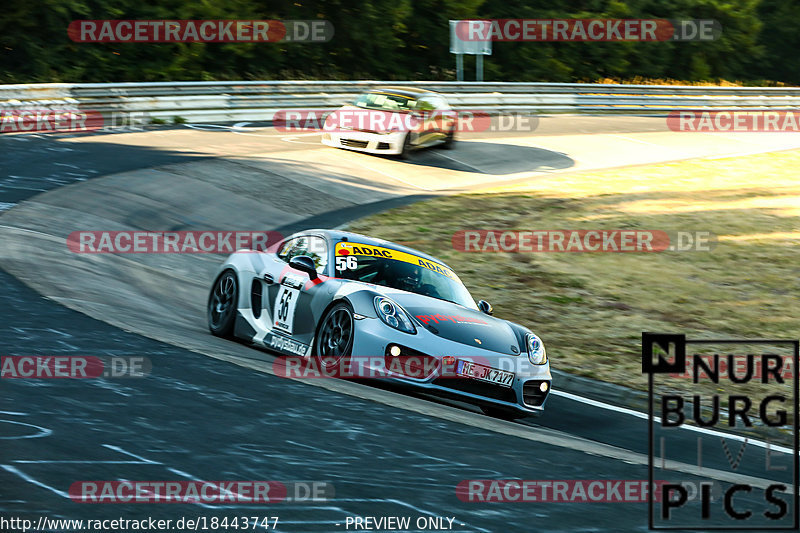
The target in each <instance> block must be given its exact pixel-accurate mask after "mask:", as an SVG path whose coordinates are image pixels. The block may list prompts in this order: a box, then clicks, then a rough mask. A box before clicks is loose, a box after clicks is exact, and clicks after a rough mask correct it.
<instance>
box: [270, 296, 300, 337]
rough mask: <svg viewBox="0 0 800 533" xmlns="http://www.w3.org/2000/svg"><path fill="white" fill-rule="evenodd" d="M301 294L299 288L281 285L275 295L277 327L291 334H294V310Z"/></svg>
mask: <svg viewBox="0 0 800 533" xmlns="http://www.w3.org/2000/svg"><path fill="white" fill-rule="evenodd" d="M299 294H300V291H299V290H298V289H294V288H292V287H287V286H286V285H281V288H280V290H279V291H278V295H277V296H276V297H275V307H274V309H275V327H276V328H277V329H280V330H283V331H285V332H286V333H288V334H289V335H291V334H292V324H293V323H294V310H295V306H296V305H297V296H298V295H299Z"/></svg>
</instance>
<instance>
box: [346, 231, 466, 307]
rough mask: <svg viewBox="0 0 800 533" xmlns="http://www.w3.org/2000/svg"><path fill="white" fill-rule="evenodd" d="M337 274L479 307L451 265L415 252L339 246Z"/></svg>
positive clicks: (354, 244)
mask: <svg viewBox="0 0 800 533" xmlns="http://www.w3.org/2000/svg"><path fill="white" fill-rule="evenodd" d="M335 253H336V277H338V278H342V279H349V280H354V281H361V282H364V283H372V284H375V285H382V286H384V287H391V288H393V289H400V290H403V291H408V292H413V293H416V294H421V295H423V296H430V297H432V298H438V299H439V300H446V301H448V302H453V303H456V304H459V305H463V306H464V307H469V308H470V309H477V306H476V305H475V300H473V299H472V296H471V295H470V293H469V291H468V290H467V288H466V287H464V285H463V284H462V283H461V280H460V279H458V276H457V275H456V273H455V272H453V271H452V270H451V269H450V268H448V267H446V266H444V265H442V264H441V263H437V262H435V261H430V260H428V259H424V258H422V257H419V256H417V255H414V254H410V253H406V252H401V251H398V250H393V249H391V248H384V247H381V246H373V245H369V244H359V243H351V242H340V243H338V244H337V245H336V252H335Z"/></svg>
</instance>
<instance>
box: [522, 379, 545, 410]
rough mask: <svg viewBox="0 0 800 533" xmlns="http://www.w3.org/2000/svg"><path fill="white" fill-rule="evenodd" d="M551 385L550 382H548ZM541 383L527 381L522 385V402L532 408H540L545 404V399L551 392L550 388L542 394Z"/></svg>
mask: <svg viewBox="0 0 800 533" xmlns="http://www.w3.org/2000/svg"><path fill="white" fill-rule="evenodd" d="M546 383H548V385H549V382H546ZM541 384H542V382H541V381H537V380H531V381H526V382H525V383H524V384H523V385H522V401H523V402H524V403H525V404H526V405H530V406H531V407H539V406H540V405H542V404H543V403H544V400H545V398H547V394H548V393H549V392H550V387H547V390H546V391H544V392H542V391H540V390H539V385H541Z"/></svg>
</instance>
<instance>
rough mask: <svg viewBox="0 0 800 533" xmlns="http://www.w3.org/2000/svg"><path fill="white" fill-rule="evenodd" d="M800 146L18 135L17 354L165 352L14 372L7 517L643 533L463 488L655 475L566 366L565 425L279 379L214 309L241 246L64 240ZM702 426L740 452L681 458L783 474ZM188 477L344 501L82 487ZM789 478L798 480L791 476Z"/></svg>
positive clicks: (270, 135)
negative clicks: (211, 502)
mask: <svg viewBox="0 0 800 533" xmlns="http://www.w3.org/2000/svg"><path fill="white" fill-rule="evenodd" d="M798 147H800V138H798V136H797V135H796V134H786V133H782V134H767V133H752V134H746V133H735V134H706V133H674V132H670V131H668V130H667V128H666V125H665V120H664V119H663V118H656V117H651V118H645V117H623V116H616V117H576V116H561V117H543V118H542V119H541V120H540V122H539V125H538V128H537V129H536V130H535V131H533V132H511V131H509V132H493V133H489V132H486V133H470V134H465V135H463V136H461V137H460V142H459V143H457V146H456V149H455V150H452V151H443V150H438V149H433V150H428V151H425V152H422V153H419V154H417V155H416V156H415V157H414V158H413V159H412V160H411V161H408V162H404V161H398V160H395V159H392V158H383V157H375V156H369V155H364V154H357V153H352V152H346V151H342V150H336V149H332V148H327V147H322V146H321V145H320V144H319V135H318V134H313V133H311V134H309V133H299V134H287V133H281V132H276V131H275V130H274V129H272V128H271V127H268V126H265V125H260V124H246V123H245V124H238V125H225V126H223V125H218V126H212V125H186V126H181V127H162V128H155V127H154V128H152V129H148V130H147V131H140V132H114V133H93V134H84V135H75V136H70V135H51V136H46V135H5V136H2V137H0V150H2V153H3V158H2V160H0V213H2V214H1V215H0V239H1V241H0V242H2V246H0V267H2V268H3V269H4V271H0V279H2V286H3V287H4V289H5V290H3V291H2V293H0V313H2V325H1V326H0V331H1V332H2V335H0V339H1V340H0V354H2V355H144V356H146V357H148V358H149V359H150V360H151V362H152V374H151V375H150V376H148V377H146V378H142V379H135V378H131V379H116V380H102V379H98V380H24V379H20V380H12V379H3V380H2V382H0V386H1V387H2V388H3V389H4V390H3V394H2V395H0V398H1V399H0V440H2V443H0V487H2V488H0V512H2V513H3V514H4V515H14V516H28V517H33V518H34V519H35V518H38V516H40V515H46V516H48V517H51V518H57V517H63V518H75V519H87V518H116V517H120V516H125V517H135V518H145V517H147V516H152V517H156V518H171V519H178V518H180V517H195V518H196V517H198V516H206V517H211V516H218V517H225V516H228V517H234V516H241V515H248V516H262V517H263V516H272V517H274V516H277V517H279V522H278V526H277V530H279V531H288V532H305V531H309V532H312V531H313V532H316V531H345V530H346V529H345V520H346V518H347V517H348V516H386V515H397V516H411V517H413V519H416V517H451V518H452V517H455V519H454V521H453V526H452V527H453V529H452V530H453V531H486V532H494V531H553V532H555V531H606V530H610V529H614V530H620V531H623V530H624V531H646V530H647V506H646V505H645V504H641V503H638V504H630V503H629V504H623V503H591V504H579V503H558V504H552V503H547V504H545V503H517V504H513V503H479V502H478V503H475V502H472V503H470V502H462V501H460V500H459V499H458V498H457V497H456V490H455V489H456V485H457V484H458V483H459V482H460V481H462V480H467V479H511V478H517V479H560V480H563V479H635V480H644V479H647V468H646V466H647V456H646V453H647V422H646V420H645V419H644V418H642V416H641V414H640V413H636V412H631V411H628V410H626V409H622V408H616V407H614V406H612V405H608V404H604V403H602V402H596V401H592V400H588V399H586V398H583V397H582V396H581V395H575V394H569V393H564V392H559V391H558V390H557V389H558V382H557V381H556V382H555V383H554V387H555V389H556V391H555V392H554V395H553V396H552V397H551V398H550V400H549V401H548V405H547V411H546V413H545V415H544V416H542V417H541V418H538V419H536V420H533V421H525V422H522V423H512V422H505V421H502V420H496V419H492V418H489V417H486V416H483V415H482V414H480V413H478V412H477V411H476V410H475V409H474V408H471V407H468V406H464V405H459V404H456V403H445V402H438V401H432V400H430V399H427V398H422V397H417V396H414V395H410V394H407V393H405V392H404V391H401V390H394V389H390V388H387V387H383V386H381V387H378V386H372V385H366V384H363V383H357V382H352V381H341V380H311V381H306V382H300V381H295V380H288V379H284V378H280V377H277V376H275V375H274V372H273V369H272V362H273V360H274V357H273V356H272V355H271V354H269V353H266V352H263V351H258V350H254V349H251V348H248V347H246V346H243V345H240V344H237V343H233V342H226V341H222V340H220V339H217V338H215V337H212V336H211V335H210V334H209V333H208V332H207V329H206V326H205V301H206V297H207V291H208V287H209V284H210V282H211V278H212V276H213V274H214V272H215V269H216V267H217V265H218V264H219V263H220V261H221V258H220V256H216V255H210V254H191V255H184V254H153V255H149V254H127V255H111V254H103V255H82V254H75V253H72V252H70V251H69V250H68V249H67V246H66V243H65V239H66V236H67V235H68V234H69V233H70V232H72V231H76V230H95V229H96V230H122V229H143V230H151V231H174V230H192V229H220V230H222V229H224V230H265V229H269V230H278V231H281V232H283V233H288V232H290V231H294V230H296V229H300V228H303V227H309V226H314V227H336V226H339V225H342V224H345V223H347V222H348V221H350V220H353V219H356V218H358V217H361V216H364V215H366V214H369V213H373V212H378V211H380V210H383V209H386V208H389V207H391V206H394V205H401V204H403V203H408V202H412V201H415V200H417V199H419V198H424V197H427V196H431V195H438V194H451V193H454V192H460V191H466V190H480V189H481V188H485V187H487V186H491V185H496V184H498V183H515V182H523V181H528V180H536V179H537V177H540V176H542V175H544V174H551V173H565V179H569V177H568V174H567V173H569V172H571V171H575V170H586V169H599V168H609V167H614V166H622V165H634V164H641V163H648V162H654V161H671V160H679V159H685V158H692V157H722V156H726V155H732V154H743V153H757V152H763V151H772V150H779V149H790V148H798ZM43 296H44V297H43ZM556 368H557V366H556ZM698 438H700V439H703V442H704V446H706V449H711V448H712V447H713V446H717V447H718V446H719V444H718V441H719V439H718V438H717V436H715V435H714V434H711V433H697V432H694V431H688V430H678V435H677V436H671V439H673V440H671V442H680V443H681V444H680V445H673V446H674V448H673V449H670V450H668V453H667V459H668V463H667V466H668V467H669V468H670V469H671V470H673V471H675V472H679V473H680V475H681V479H687V478H688V479H696V480H698V481H700V480H707V479H712V480H717V481H721V482H732V481H743V480H746V481H748V482H751V483H752V484H754V485H756V486H763V485H764V484H766V483H767V480H765V479H762V477H761V476H762V474H763V462H764V449H763V448H761V447H759V446H757V445H754V446H749V447H747V448H746V450H745V452H744V456H743V461H742V464H741V466H740V467H739V469H738V470H737V472H736V473H735V474H731V473H730V472H728V470H729V468H727V465H726V464H725V458H724V456H722V455H721V454H719V457H716V456H711V454H709V457H708V458H707V460H706V461H705V462H704V464H703V470H702V472H700V471H699V470H698V469H697V468H696V466H694V465H695V459H696V440H697V439H698ZM772 453H773V459H772V460H773V462H774V463H776V464H781V463H782V462H783V464H789V459H788V455H787V454H786V453H784V452H782V451H781V449H773V450H772ZM191 479H194V480H275V481H282V482H284V483H290V482H311V481H323V482H329V483H332V484H333V486H334V487H335V496H334V498H333V499H331V500H330V501H324V502H322V501H316V502H312V501H286V502H281V503H275V504H272V505H256V504H254V505H244V504H239V505H225V506H219V505H218V506H213V507H211V506H207V505H201V504H185V505H184V504H171V505H152V504H114V505H90V504H80V503H75V502H73V501H71V500H70V499H69V497H68V495H67V490H68V488H69V486H70V485H71V484H72V483H73V482H75V481H78V480H191ZM659 479H670V478H669V473H668V472H664V473H663V475H661V476H660V477H659ZM774 479H778V480H783V481H789V480H790V479H791V477H790V472H789V471H788V470H787V471H785V472H776V473H775V476H774ZM737 501H739V502H741V505H742V506H745V505H746V504H750V506H751V507H752V508H753V509H757V510H758V509H761V508H762V507H763V505H764V503H763V501H760V499H756V498H755V497H753V498H750V497H747V496H737ZM693 505H697V504H693ZM698 507H699V505H698ZM445 522H446V521H445ZM417 530H418V529H413V528H412V529H410V531H417Z"/></svg>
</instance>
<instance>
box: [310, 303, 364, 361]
mask: <svg viewBox="0 0 800 533" xmlns="http://www.w3.org/2000/svg"><path fill="white" fill-rule="evenodd" d="M354 337H355V318H354V317H353V310H352V309H351V308H350V306H349V305H347V304H346V303H338V304H336V305H334V306H333V307H331V308H330V309H329V310H328V312H327V313H325V317H324V318H323V319H322V321H321V322H320V326H319V328H317V334H316V336H315V337H314V359H315V361H316V363H317V364H318V365H319V368H320V370H321V371H324V372H325V373H329V372H330V371H335V370H337V369H339V368H341V366H342V365H343V364H344V363H345V362H346V361H347V360H349V359H350V355H351V354H352V353H353V339H354Z"/></svg>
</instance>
